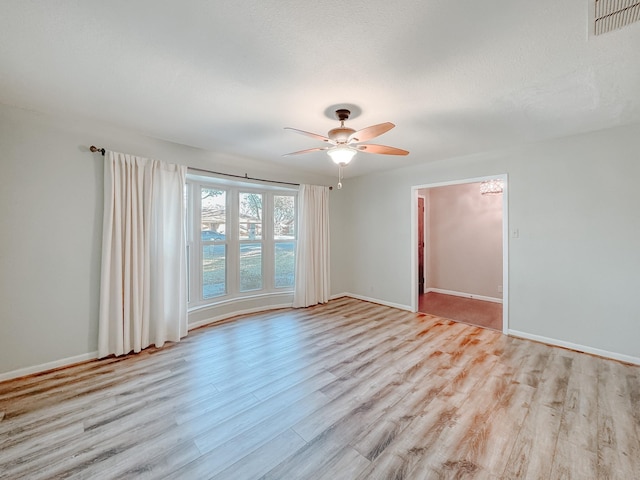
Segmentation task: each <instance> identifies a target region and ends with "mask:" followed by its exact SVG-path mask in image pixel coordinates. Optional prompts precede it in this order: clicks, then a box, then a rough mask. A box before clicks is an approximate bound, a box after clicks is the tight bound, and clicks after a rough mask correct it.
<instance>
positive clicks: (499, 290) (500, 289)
mask: <svg viewBox="0 0 640 480" xmlns="http://www.w3.org/2000/svg"><path fill="white" fill-rule="evenodd" d="M498 293H502V285H498Z"/></svg>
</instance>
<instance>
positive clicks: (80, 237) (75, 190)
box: [0, 105, 335, 378]
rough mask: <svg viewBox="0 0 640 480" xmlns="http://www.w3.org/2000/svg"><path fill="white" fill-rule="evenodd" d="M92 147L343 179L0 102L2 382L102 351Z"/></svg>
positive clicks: (227, 168)
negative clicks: (99, 343)
mask: <svg viewBox="0 0 640 480" xmlns="http://www.w3.org/2000/svg"><path fill="white" fill-rule="evenodd" d="M91 144H95V145H99V146H103V147H107V148H109V149H111V150H115V151H121V152H126V153H131V154H135V155H140V156H144V157H150V158H156V159H158V160H164V161H167V162H173V163H181V164H185V165H188V166H191V167H197V168H205V169H214V170H218V171H223V172H228V173H233V174H240V175H244V173H245V172H249V175H250V176H255V177H263V178H270V179H277V180H283V181H290V182H305V183H316V184H325V185H329V184H331V183H333V182H334V181H335V180H334V179H333V178H319V177H314V176H311V175H308V174H304V173H303V172H292V171H290V170H286V171H285V170H278V169H275V168H271V167H270V168H269V169H268V170H265V167H264V165H261V164H258V163H256V162H251V161H249V160H246V159H239V158H234V157H229V156H224V155H219V154H214V153H212V152H206V151H203V150H199V149H194V148H189V147H185V146H181V145H177V144H174V143H170V142H164V141H161V140H155V139H152V138H149V137H145V136H144V135H141V134H137V133H135V132H131V131H127V130H124V129H120V128H115V127H111V126H109V125H105V124H102V123H100V122H92V121H85V120H80V119H74V118H62V117H52V116H48V115H44V114H39V113H34V112H30V111H26V110H21V109H16V108H13V107H8V106H2V105H0V226H1V231H2V235H1V236H0V378H1V377H2V374H3V373H7V372H15V371H21V370H23V369H29V368H31V367H36V366H41V365H49V364H51V363H55V362H58V361H64V360H65V359H77V360H81V359H84V358H85V357H87V356H88V357H89V358H90V356H91V354H92V353H93V352H95V351H96V349H97V325H98V302H99V281H100V257H101V250H100V249H101V243H102V196H103V186H102V182H103V160H102V157H101V156H100V155H99V154H92V153H89V151H88V147H89V146H90V145H91ZM278 301H279V302H282V299H278ZM254 307H255V305H253V304H250V305H246V306H244V307H239V308H249V309H250V308H254ZM226 308H227V307H226V306H225V307H221V308H220V312H216V311H215V310H213V311H209V312H205V313H206V314H205V313H203V312H202V310H200V311H198V312H196V314H195V315H194V317H195V318H194V321H195V322H201V321H202V320H203V318H204V316H208V317H210V318H211V317H215V316H216V315H222V314H224V313H225V312H226ZM203 315H204V316H203ZM191 320H192V319H191V318H190V321H191Z"/></svg>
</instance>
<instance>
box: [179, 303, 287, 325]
mask: <svg viewBox="0 0 640 480" xmlns="http://www.w3.org/2000/svg"><path fill="white" fill-rule="evenodd" d="M291 307H292V305H291V303H286V304H282V305H266V306H263V307H254V308H247V309H245V310H235V311H233V312H228V313H224V314H222V315H217V316H215V317H210V318H206V319H204V320H199V321H197V322H194V323H190V324H189V330H193V329H196V328H200V327H204V326H206V325H211V324H213V323H217V322H222V321H223V320H227V319H229V318H233V317H237V316H239V315H247V314H249V313H257V312H266V311H267V310H280V309H281V308H291Z"/></svg>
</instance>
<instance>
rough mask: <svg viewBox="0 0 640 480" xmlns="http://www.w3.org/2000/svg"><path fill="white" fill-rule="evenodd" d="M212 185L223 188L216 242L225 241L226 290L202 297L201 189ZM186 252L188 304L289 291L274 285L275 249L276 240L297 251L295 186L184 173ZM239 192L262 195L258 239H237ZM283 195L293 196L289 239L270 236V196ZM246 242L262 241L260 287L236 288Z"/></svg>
mask: <svg viewBox="0 0 640 480" xmlns="http://www.w3.org/2000/svg"><path fill="white" fill-rule="evenodd" d="M202 188H214V189H219V190H225V191H226V192H227V194H226V223H225V240H224V242H222V241H220V242H219V243H220V244H222V243H224V244H225V245H226V279H225V287H226V292H225V294H223V295H219V296H215V297H210V298H203V293H202V250H203V249H202V245H203V242H202V240H201V222H200V215H201V205H200V203H201V195H200V192H201V189H202ZM187 191H188V202H187V215H186V217H187V253H188V259H187V262H188V266H189V272H188V284H189V289H188V294H189V297H188V306H189V308H194V307H202V306H207V305H215V304H216V303H224V302H227V301H230V300H234V299H240V298H248V297H253V296H263V295H272V294H282V293H291V292H293V285H292V286H290V287H276V286H275V249H276V244H277V243H290V242H293V243H294V254H297V241H298V240H297V238H298V232H297V224H298V222H297V209H298V190H297V189H295V188H282V187H274V186H271V185H260V184H253V183H248V182H237V181H229V180H226V179H220V178H215V177H206V176H200V175H187ZM240 193H257V194H261V195H262V236H261V239H260V240H256V239H246V240H240V238H239V237H240V235H239V233H240V227H239V212H240V207H239V198H240ZM277 195H285V196H292V197H293V198H294V208H295V218H296V221H295V224H294V233H293V236H294V238H293V239H278V240H276V239H275V238H274V237H275V235H274V211H273V209H274V203H275V202H274V201H273V199H274V196H277ZM246 243H260V244H261V245H262V288H261V289H256V290H248V291H244V292H241V291H240V245H241V244H246Z"/></svg>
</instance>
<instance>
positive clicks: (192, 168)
mask: <svg viewBox="0 0 640 480" xmlns="http://www.w3.org/2000/svg"><path fill="white" fill-rule="evenodd" d="M89 150H90V151H91V152H93V153H95V152H100V153H101V154H102V156H103V157H104V153H105V149H104V148H100V147H96V146H95V145H91V146H90V147H89ZM187 168H188V169H189V170H193V171H194V172H204V173H213V174H214V175H224V176H225V177H234V178H242V179H244V180H257V181H258V182H268V183H279V184H281V185H293V186H294V187H299V186H300V184H299V183H292V182H281V181H280V180H267V179H265V178H254V177H250V176H248V175H247V174H246V173H245V174H244V176H242V175H234V174H232V173H222V172H214V171H213V170H205V169H203V168H194V167H187ZM329 190H333V187H331V186H330V187H329Z"/></svg>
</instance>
